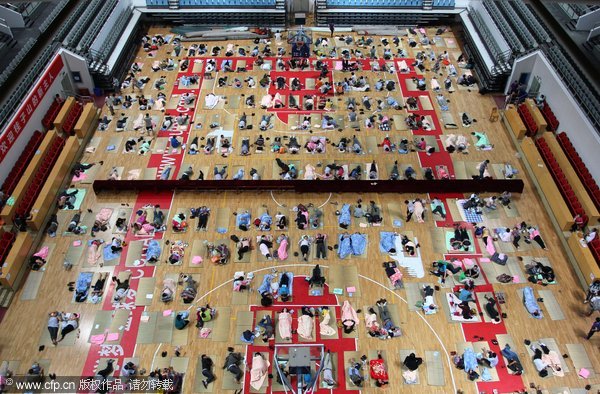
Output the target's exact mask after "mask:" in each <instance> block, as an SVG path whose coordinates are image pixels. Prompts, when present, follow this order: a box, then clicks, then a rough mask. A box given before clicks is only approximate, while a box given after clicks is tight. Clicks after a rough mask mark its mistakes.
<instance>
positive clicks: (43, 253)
mask: <svg viewBox="0 0 600 394" xmlns="http://www.w3.org/2000/svg"><path fill="white" fill-rule="evenodd" d="M49 253H50V249H49V248H48V247H47V246H43V247H42V248H41V249H40V250H39V252H37V253H36V254H34V256H36V257H41V258H43V259H44V260H46V259H47V258H48V254H49Z"/></svg>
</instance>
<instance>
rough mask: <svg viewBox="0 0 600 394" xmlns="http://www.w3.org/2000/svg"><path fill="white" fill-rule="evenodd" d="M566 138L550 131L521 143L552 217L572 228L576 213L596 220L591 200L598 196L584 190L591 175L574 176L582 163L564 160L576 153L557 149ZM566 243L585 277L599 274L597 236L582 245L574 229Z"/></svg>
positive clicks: (599, 246)
mask: <svg viewBox="0 0 600 394" xmlns="http://www.w3.org/2000/svg"><path fill="white" fill-rule="evenodd" d="M567 141H569V140H568V137H567V136H566V134H565V133H561V134H559V135H558V138H557V137H555V136H554V135H553V134H552V133H544V135H543V137H541V138H538V139H537V140H536V141H535V142H534V140H533V139H532V138H525V139H523V141H522V142H521V149H522V151H523V155H524V158H525V160H526V162H527V163H528V164H529V168H530V170H531V172H532V173H533V174H534V175H535V178H536V183H537V186H538V188H539V189H538V191H539V192H540V193H542V194H543V195H544V196H545V198H546V201H547V202H548V205H549V207H550V211H551V213H552V215H553V216H554V219H555V220H556V222H557V224H558V226H559V227H560V228H561V229H562V230H564V231H567V230H570V229H571V226H572V225H573V219H572V216H573V215H574V214H579V215H581V216H582V217H583V218H584V220H585V221H588V220H589V222H590V223H592V222H593V223H594V224H595V223H597V220H598V219H597V218H598V216H599V213H598V207H595V206H593V204H592V203H591V201H590V199H593V198H597V195H594V194H592V193H590V192H589V189H588V191H587V192H586V190H584V186H585V188H587V187H588V186H589V185H588V184H591V182H593V178H591V176H590V177H589V178H586V179H587V180H586V181H584V180H583V179H581V178H580V179H581V181H580V179H577V176H575V175H574V172H577V173H580V172H581V168H585V166H583V167H581V168H579V167H578V165H576V164H574V163H573V162H571V163H572V164H573V165H572V166H570V165H569V164H568V163H567V162H566V159H567V158H569V160H570V158H571V157H577V156H575V155H576V154H577V153H576V152H574V150H573V151H572V152H570V151H567V150H565V151H564V152H563V151H561V150H560V149H559V143H560V144H563V147H564V146H565V145H564V144H568V142H567ZM536 146H537V148H536ZM568 149H570V148H568ZM580 165H582V164H580ZM553 177H554V178H553ZM590 181H591V182H590ZM582 184H583V185H582ZM594 185H595V182H594ZM596 187H597V185H596ZM567 245H568V248H569V249H570V251H571V253H572V254H573V256H574V258H575V263H576V264H577V266H578V268H579V270H580V271H581V273H582V275H583V277H584V278H586V279H587V278H589V277H590V275H593V276H592V277H594V276H596V277H597V276H598V275H600V239H598V237H596V238H595V239H594V240H593V241H592V242H590V243H589V244H585V242H583V241H582V239H581V236H580V235H578V234H577V233H576V232H574V233H572V234H571V235H570V236H569V237H567Z"/></svg>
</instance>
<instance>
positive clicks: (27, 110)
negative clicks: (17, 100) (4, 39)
mask: <svg viewBox="0 0 600 394" xmlns="http://www.w3.org/2000/svg"><path fill="white" fill-rule="evenodd" d="M62 69H63V60H62V57H61V56H60V54H57V55H55V56H54V59H52V62H51V63H50V67H48V69H46V71H45V72H44V74H43V75H42V77H41V78H40V80H39V81H38V83H37V84H36V85H35V86H34V87H33V89H32V90H31V91H30V92H29V95H28V96H27V98H26V99H25V101H24V102H23V104H21V106H20V107H19V110H18V111H17V116H15V117H14V118H13V120H12V121H11V122H10V124H9V125H8V127H6V129H4V131H3V132H2V135H0V163H1V162H2V161H4V158H5V157H6V154H7V153H8V151H9V150H10V148H11V147H12V145H13V144H14V142H15V141H16V140H17V138H19V135H21V132H22V131H23V130H25V128H26V127H27V123H28V122H29V119H30V118H31V115H32V114H33V112H34V111H35V110H36V109H37V107H38V106H39V105H40V103H41V102H42V99H43V98H44V97H45V96H46V94H47V93H48V90H49V89H50V86H52V83H53V82H54V80H55V79H56V77H58V74H59V73H60V72H61V71H62ZM39 127H41V125H40V126H39ZM35 128H38V126H35Z"/></svg>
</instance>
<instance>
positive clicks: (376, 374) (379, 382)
mask: <svg viewBox="0 0 600 394" xmlns="http://www.w3.org/2000/svg"><path fill="white" fill-rule="evenodd" d="M369 371H370V375H371V379H373V380H375V386H377V387H384V386H387V385H388V384H389V377H388V372H387V367H386V365H385V361H384V360H383V356H382V355H381V352H380V351H378V352H377V358H376V359H374V360H370V361H369Z"/></svg>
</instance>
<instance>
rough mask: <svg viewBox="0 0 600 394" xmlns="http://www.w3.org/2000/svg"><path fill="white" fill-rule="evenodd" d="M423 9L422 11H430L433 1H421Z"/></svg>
mask: <svg viewBox="0 0 600 394" xmlns="http://www.w3.org/2000/svg"><path fill="white" fill-rule="evenodd" d="M423 9H424V10H432V9H433V0H423Z"/></svg>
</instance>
